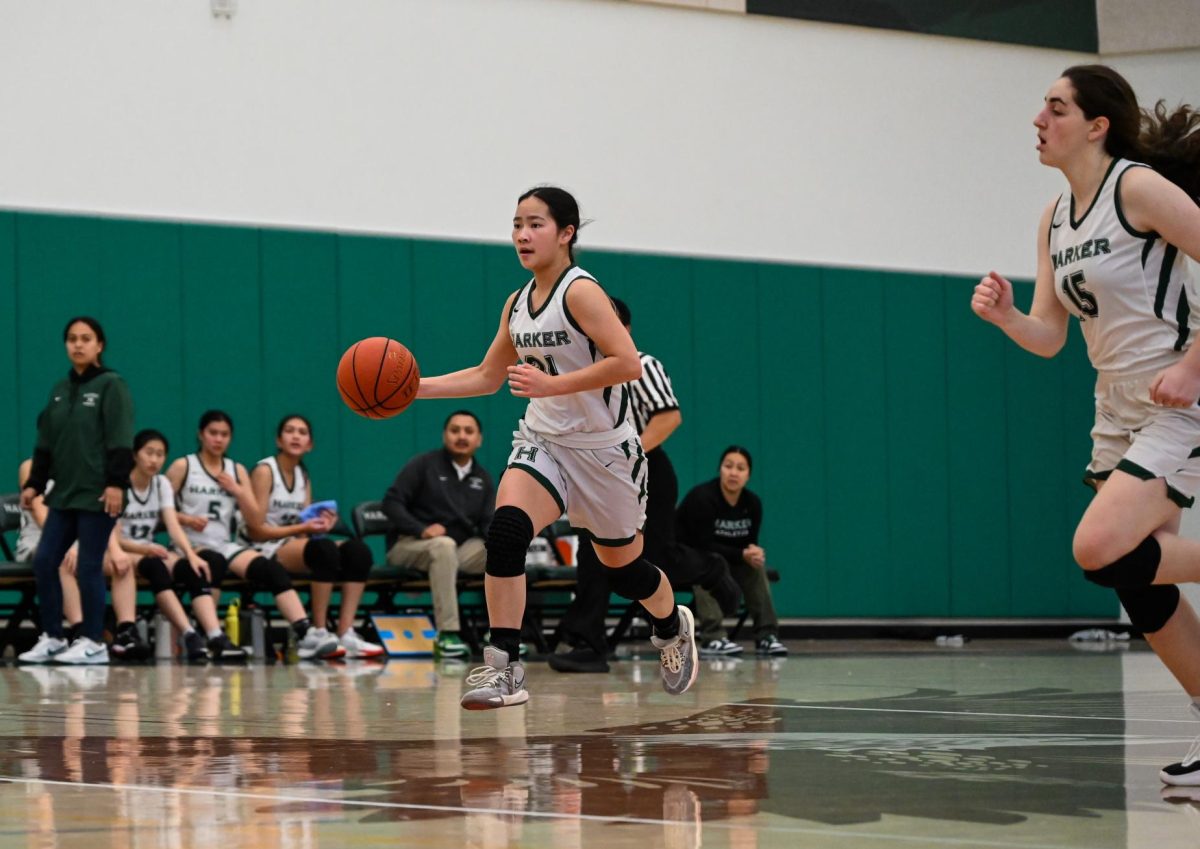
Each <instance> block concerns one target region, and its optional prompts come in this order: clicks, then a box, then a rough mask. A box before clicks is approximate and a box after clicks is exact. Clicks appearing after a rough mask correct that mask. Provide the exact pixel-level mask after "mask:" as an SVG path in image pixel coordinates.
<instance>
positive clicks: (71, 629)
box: [63, 622, 83, 643]
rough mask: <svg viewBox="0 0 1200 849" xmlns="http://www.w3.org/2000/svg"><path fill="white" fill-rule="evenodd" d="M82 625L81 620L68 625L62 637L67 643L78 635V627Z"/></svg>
mask: <svg viewBox="0 0 1200 849" xmlns="http://www.w3.org/2000/svg"><path fill="white" fill-rule="evenodd" d="M82 627H83V623H82V622H76V623H75V624H74V625H68V626H67V627H66V629H65V630H64V631H63V639H64V640H66V641H67V642H68V643H73V642H75V640H76V639H77V638H78V637H79V629H80V628H82Z"/></svg>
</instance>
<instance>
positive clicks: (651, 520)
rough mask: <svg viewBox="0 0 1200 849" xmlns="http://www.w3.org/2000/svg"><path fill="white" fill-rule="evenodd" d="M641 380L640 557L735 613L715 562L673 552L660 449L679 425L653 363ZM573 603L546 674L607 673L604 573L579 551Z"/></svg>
mask: <svg viewBox="0 0 1200 849" xmlns="http://www.w3.org/2000/svg"><path fill="white" fill-rule="evenodd" d="M612 302H613V307H614V308H615V309H616V311H617V315H618V317H620V319H621V323H622V324H623V325H625V329H626V330H629V328H630V324H631V323H632V322H631V320H632V316H631V314H630V312H629V307H628V305H626V303H625V302H624V301H622V300H620V299H619V298H613V299H612ZM638 358H639V359H640V360H641V361H642V376H641V377H640V378H638V379H637V380H634V381H631V382H630V383H628V384H626V386H627V388H628V389H629V394H630V400H631V402H632V403H631V407H632V409H633V421H634V424H635V425H636V426H637V430H638V433H639V434H640V435H641V439H642V448H643V449H644V450H645V452H646V526H645V528H643V545H644V548H643V552H644V553H643V556H644V557H645V558H646V559H647V560H649V561H650V562H651V563H653V564H654V565H656V566H658V567H660V568H661V569H662V570H663V572H665V573H666V575H667V578H668V579H669V580H670V581H671V583H672V585H674V586H675V587H677V588H679V589H683V588H685V587H687V586H688V585H690V584H700V585H701V586H703V587H705V588H706V589H708V590H709V592H710V593H711V594H712V595H713V597H714V598H715V599H716V600H717V602H718V603H719V604H720V605H721V608H722V610H723V611H725V612H726V613H727V614H732V613H734V612H736V610H737V606H738V605H739V604H740V603H741V590H740V589H739V588H738V585H737V583H736V582H735V581H734V580H733V578H732V577H731V576H730V574H729V566H728V565H727V564H726V563H725V561H724V560H723V559H722V558H721V557H720V556H719V555H715V556H714V555H711V554H706V553H704V552H699V551H696V550H695V549H691V548H687V547H686V546H681V545H676V543H675V502H676V501H677V500H678V499H679V482H678V481H677V480H676V478H675V468H674V466H672V465H671V459H670V458H669V457H668V456H667V452H666V451H665V450H664V449H663V447H662V445H663V443H664V442H666V440H667V438H668V437H670V435H671V434H672V433H674V432H675V429H676V428H677V427H679V425H680V423H681V422H682V421H683V414H682V413H681V412H680V411H679V402H678V401H677V400H676V399H675V392H674V390H673V389H672V388H671V378H670V377H668V375H667V370H666V369H665V368H663V365H662V363H660V362H659V361H658V360H657V359H655V358H654V357H652V356H650V355H649V354H644V353H642V352H640V351H639V352H638ZM578 559H579V562H578V573H577V576H576V581H577V587H576V591H575V598H574V599H573V600H572V602H571V604H570V606H568V608H567V610H566V612H565V613H564V614H563V619H562V623H563V626H562V627H563V639H564V641H565V642H567V643H568V644H569V645H571V646H573V647H574V648H573V649H572V650H571V651H570V652H568V653H567V654H554V655H551V656H550V660H549V663H550V668H551V669H554V670H556V671H558V672H607V671H608V660H607V658H608V637H607V634H606V631H605V625H604V619H605V616H606V614H607V613H608V601H609V593H610V589H609V585H608V574H607V573H608V571H609V570H608V569H607V568H606V567H605V566H604V565H603V564H601V563H600V561H599V560H598V559H597V558H596V553H595V551H594V550H593V549H592V547H591V546H590V545H581V546H579V554H578Z"/></svg>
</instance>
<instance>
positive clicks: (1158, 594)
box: [1117, 584, 1179, 634]
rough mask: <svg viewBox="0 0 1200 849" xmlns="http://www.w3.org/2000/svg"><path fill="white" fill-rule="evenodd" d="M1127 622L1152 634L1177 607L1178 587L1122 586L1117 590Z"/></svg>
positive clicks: (1143, 631)
mask: <svg viewBox="0 0 1200 849" xmlns="http://www.w3.org/2000/svg"><path fill="white" fill-rule="evenodd" d="M1117 598H1119V599H1120V600H1121V606H1122V607H1124V608H1125V612H1126V613H1128V614H1129V622H1130V623H1131V624H1132V625H1133V627H1135V628H1137V629H1138V630H1139V631H1141V632H1142V633H1143V634H1153V633H1154V632H1155V631H1157V630H1159V629H1160V628H1162V626H1163V625H1166V624H1167V621H1168V620H1169V619H1170V618H1171V617H1172V616H1174V615H1175V609H1176V608H1177V607H1179V587H1177V586H1175V585H1174V584H1167V585H1165V586H1153V587H1122V588H1120V589H1118V590H1117Z"/></svg>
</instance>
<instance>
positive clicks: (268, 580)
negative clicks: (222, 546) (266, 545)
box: [246, 557, 292, 595]
mask: <svg viewBox="0 0 1200 849" xmlns="http://www.w3.org/2000/svg"><path fill="white" fill-rule="evenodd" d="M246 580H247V581H249V582H250V583H252V584H254V585H255V586H259V587H262V588H263V589H265V590H266V591H267V592H269V593H271V595H279V594H280V593H285V592H287V591H288V590H290V589H291V588H292V579H291V576H289V575H288V573H287V570H286V569H284V568H283V565H282V564H281V563H280V562H279V561H278V560H268V559H267V558H265V557H255V558H254V560H252V561H250V565H249V566H247V567H246Z"/></svg>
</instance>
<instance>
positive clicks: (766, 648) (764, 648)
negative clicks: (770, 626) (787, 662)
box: [754, 634, 787, 657]
mask: <svg viewBox="0 0 1200 849" xmlns="http://www.w3.org/2000/svg"><path fill="white" fill-rule="evenodd" d="M754 652H755V654H761V655H764V656H766V657H783V656H784V655H786V654H787V646H785V645H784V644H783V643H781V642H779V640H777V639H775V635H774V634H769V635H767V636H765V637H763V638H762V639H761V640H759V641H758V643H757V644H756V645H755V646H754Z"/></svg>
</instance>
